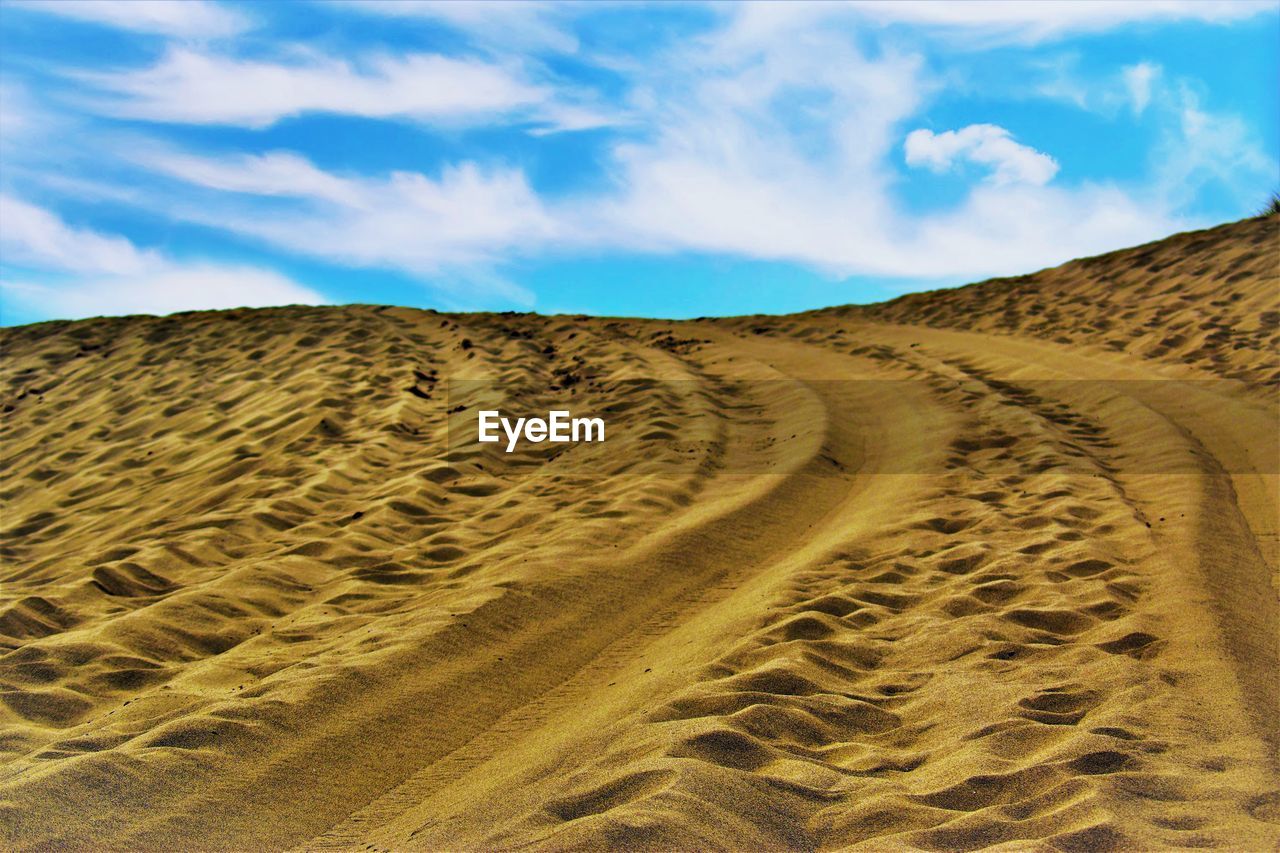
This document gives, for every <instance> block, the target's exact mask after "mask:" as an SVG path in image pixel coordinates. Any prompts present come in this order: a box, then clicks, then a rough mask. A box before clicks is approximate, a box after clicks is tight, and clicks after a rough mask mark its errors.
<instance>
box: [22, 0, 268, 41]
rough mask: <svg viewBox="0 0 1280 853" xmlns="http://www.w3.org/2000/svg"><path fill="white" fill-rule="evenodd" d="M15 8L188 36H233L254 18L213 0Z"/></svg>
mask: <svg viewBox="0 0 1280 853" xmlns="http://www.w3.org/2000/svg"><path fill="white" fill-rule="evenodd" d="M5 5H6V6H11V7H13V8H18V9H24V10H29V11H34V12H42V13H45V14H50V15H59V16H61V17H64V18H71V19H74V20H79V21H86V22H90V23H95V24H102V25H104V26H109V27H115V28H118V29H124V30H131V31H133V32H137V33H150V34H154V35H161V36H171V37H175V38H186V39H211V38H222V37H226V36H233V35H236V34H237V33H240V32H242V31H244V30H246V29H248V28H249V27H250V26H251V25H252V21H251V19H250V18H249V16H248V15H246V14H244V13H243V12H242V11H240V10H239V9H233V8H230V7H228V6H225V5H220V4H217V3H212V2H209V0H9V2H7V3H6V4H5Z"/></svg>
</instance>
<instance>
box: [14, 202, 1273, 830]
mask: <svg viewBox="0 0 1280 853" xmlns="http://www.w3.org/2000/svg"><path fill="white" fill-rule="evenodd" d="M1278 221H1280V220H1277V218H1276V217H1271V218H1269V219H1259V220H1247V221H1244V222H1240V223H1233V224H1231V225H1226V226H1222V227H1219V228H1216V229H1211V230H1209V231H1204V232H1196V233H1194V234H1187V235H1177V236H1175V237H1172V238H1169V239H1168V240H1166V241H1162V242H1160V243H1157V244H1152V245H1150V246H1144V247H1138V248H1136V249H1131V250H1125V251H1123V252H1118V253H1112V254H1110V255H1106V256H1102V257H1099V258H1094V259H1086V260H1082V261H1075V262H1072V263H1070V264H1066V265H1064V266H1062V267H1059V268H1056V269H1054V270H1047V271H1043V272H1040V273H1036V274H1034V275H1032V276H1026V277H1022V278H1019V279H1013V280H997V281H992V282H987V283H982V284H978V285H971V286H969V287H966V288H960V289H956V290H952V291H940V292H936V293H931V294H919V295H912V296H908V297H903V298H901V299H899V300H895V301H894V302H890V303H886V304H884V305H879V306H866V307H854V306H851V307H844V308H837V309H828V310H824V311H817V312H807V313H804V314H798V315H791V316H786V317H744V318H732V319H722V320H698V321H682V322H672V321H656V320H632V319H608V318H587V317H540V316H536V315H494V314H473V315H446V314H438V313H435V312H430V311H419V310H414V309H407V308H392V307H375V306H345V307H340V308H299V307H294V308H281V309H264V310H255V311H249V310H240V311H228V312H200V313H188V314H178V315H172V316H170V317H165V318H155V317H129V318H112V319H98V320H88V321H78V322H74V323H62V322H59V323H43V324H37V325H32V326H25V327H18V328H11V329H3V330H0V347H2V348H3V353H4V358H3V360H2V361H0V389H3V395H4V400H3V405H4V411H5V416H4V419H3V423H2V425H0V442H2V443H3V463H4V464H3V475H2V477H0V500H3V507H4V512H3V515H4V518H3V525H2V527H3V531H2V532H0V548H2V549H3V550H0V554H2V555H3V564H2V568H0V840H2V841H3V843H4V846H5V847H6V848H11V849H29V848H48V847H69V848H100V847H102V846H110V847H119V848H131V849H139V848H144V849H163V848H172V847H175V846H181V847H196V848H208V849H230V848H235V849H283V848H296V849H357V848H359V849H397V850H398V849H442V848H447V849H494V848H507V847H528V846H533V847H539V848H555V849H560V848H604V847H617V846H625V847H629V848H630V847H637V848H657V849H671V848H679V849H687V848H690V847H699V848H702V847H712V848H727V849H762V848H767V849H777V848H802V849H811V848H813V849H816V848H834V847H842V848H843V847H852V848H857V847H869V848H872V849H884V848H886V847H888V848H895V849H896V848H906V849H937V850H948V849H979V848H987V847H995V848H999V847H1001V846H1006V847H1008V848H1009V849H1028V848H1031V849H1049V850H1102V849H1152V848H1185V847H1206V846H1220V847H1231V848H1245V849H1274V848H1275V847H1276V845H1277V844H1280V795H1278V794H1277V793H1276V792H1277V788H1278V787H1280V767H1278V763H1277V750H1278V749H1280V742H1278V741H1280V734H1278V733H1277V730H1276V727H1275V722H1274V714H1273V710H1274V709H1275V708H1276V707H1280V686H1278V685H1277V678H1278V677H1280V676H1278V673H1280V655H1278V654H1277V643H1278V642H1280V623H1278V622H1277V613H1278V611H1280V607H1278V605H1277V601H1278V597H1277V590H1278V589H1280V582H1278V581H1277V530H1278V528H1280V510H1278V508H1277V507H1278V501H1277V488H1278V484H1280V462H1278V461H1277V450H1278V448H1277V423H1278V421H1277V397H1276V394H1277V390H1280V276H1278V274H1277V269H1278V267H1280V265H1278V264H1277V263H1276V262H1277V261H1278V260H1280V244H1277V236H1278V235H1277V232H1276V228H1277V222H1278ZM495 400H496V401H498V402H500V403H501V405H502V406H503V407H504V408H509V409H510V410H512V411H519V412H534V413H540V412H545V411H546V410H547V409H548V408H549V407H550V406H552V405H553V404H554V405H560V404H571V405H572V406H573V407H575V408H576V409H580V410H582V411H584V412H597V411H601V412H608V415H609V418H610V433H609V436H610V437H609V440H608V441H606V442H605V443H604V444H579V445H572V446H566V447H562V448H557V449H555V450H550V449H549V448H547V447H546V446H542V447H535V446H528V445H522V446H521V447H520V448H518V449H517V451H516V452H515V453H512V454H506V453H504V452H503V450H502V449H500V448H495V447H493V446H481V445H477V444H474V443H470V442H467V441H465V440H463V439H462V438H460V436H465V435H466V434H467V430H468V429H470V428H471V425H472V424H473V422H474V418H475V412H476V410H477V409H478V408H479V407H480V406H481V405H482V404H483V405H489V404H492V403H493V402H494V401H495ZM566 401H567V403H566Z"/></svg>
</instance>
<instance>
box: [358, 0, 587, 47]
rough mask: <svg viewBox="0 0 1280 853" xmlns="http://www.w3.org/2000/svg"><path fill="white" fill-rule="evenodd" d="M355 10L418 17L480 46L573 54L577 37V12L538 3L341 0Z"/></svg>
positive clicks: (520, 0) (526, 0) (564, 6)
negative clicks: (572, 25) (573, 22)
mask: <svg viewBox="0 0 1280 853" xmlns="http://www.w3.org/2000/svg"><path fill="white" fill-rule="evenodd" d="M338 5H340V6H342V7H344V8H347V9H349V10H351V11H352V12H356V13H360V14H366V15H383V16H386V17H391V18H401V19H419V20H424V21H432V22H436V23H440V24H443V25H446V26H449V27H451V28H453V29H455V30H458V31H460V32H462V33H464V34H466V35H467V36H469V37H470V38H471V39H472V40H473V41H474V42H475V43H477V44H478V45H480V46H482V47H486V48H490V49H498V50H509V49H518V50H534V51H542V50H546V51H551V52H555V53H573V52H575V51H577V49H578V38H577V36H575V35H574V33H573V31H572V29H570V27H569V26H568V23H569V21H571V19H572V18H573V16H574V13H575V8H574V7H573V6H570V5H567V4H557V3H548V2H539V0H486V2H483V3H460V2H457V0H338Z"/></svg>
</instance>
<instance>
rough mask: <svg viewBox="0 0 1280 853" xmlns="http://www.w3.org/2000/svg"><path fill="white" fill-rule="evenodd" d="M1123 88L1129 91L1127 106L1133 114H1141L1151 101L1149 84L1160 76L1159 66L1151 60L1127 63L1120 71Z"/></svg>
mask: <svg viewBox="0 0 1280 853" xmlns="http://www.w3.org/2000/svg"><path fill="white" fill-rule="evenodd" d="M1120 76H1121V78H1122V79H1123V80H1124V86H1125V89H1126V90H1127V91H1128V93H1129V106H1130V107H1131V108H1132V109H1133V113H1134V115H1142V113H1143V112H1144V111H1146V109H1147V105H1148V104H1150V103H1151V84H1152V82H1153V81H1154V80H1155V79H1156V78H1157V77H1159V76H1160V66H1159V65H1156V64H1154V63H1151V62H1139V63H1137V64H1136V65H1127V66H1125V67H1124V68H1123V69H1121V71H1120Z"/></svg>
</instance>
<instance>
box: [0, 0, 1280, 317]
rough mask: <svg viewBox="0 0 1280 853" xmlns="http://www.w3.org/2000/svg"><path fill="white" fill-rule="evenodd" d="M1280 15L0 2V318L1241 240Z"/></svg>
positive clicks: (1042, 256) (1078, 0) (1004, 6)
mask: <svg viewBox="0 0 1280 853" xmlns="http://www.w3.org/2000/svg"><path fill="white" fill-rule="evenodd" d="M1277 80H1280V3H1277V2H1243V1H1241V2H1215V3H1203V2H1183V0H1133V2H1131V0H1108V2H1090V0H1061V2H1059V0H1037V1H1036V2H999V0H984V2H968V0H920V2H876V0H869V1H868V2H857V0H853V2H828V3H821V4H805V3H758V4H756V3H752V4H747V3H741V4H729V3H710V4H702V3H654V4H644V3H613V2H595V3H583V2H574V3H540V2H524V3H504V2H485V3H477V4H469V3H464V2H430V0H428V2H414V0H390V2H385V0H346V1H345V2H344V0H295V2H287V3H285V2H280V3H247V4H242V3H234V2H214V0H179V2H166V0H135V2H120V1H119V0H56V2H40V0H0V324H5V325H13V324H22V323H29V322H34V321H39V320H46V319H61V318H80V317H89V316H97V315H120V314H135V313H154V314H164V313H170V312H173V311H181V310H190V309H210V308H231V307H240V306H265V305H283V304H294V303H306V304H345V303H379V304H396V305H409V306H415V307H422V308H435V309H437V310H449V311H473V310H494V311H503V310H514V311H537V312H540V313H544V314H552V313H588V314H607V315H628V316H648V317H670V318H685V317H694V316H708V315H733V314H748V313H782V312H790V311H798V310H805V309H809V308H817V307H823V306H828V305H838V304H846V303H865V302H875V301H880V300H883V299H887V298H892V297H893V296H897V295H899V294H902V293H907V292H911V291H917V290H925V289H932V288H936V287H945V286H953V285H957V284H963V283H966V282H970V281H978V280H982V279H985V278H990V277H993V276H1001V275H1016V274H1021V273H1026V272H1031V271H1034V270H1037V269H1042V268H1045V267H1049V266H1053V265H1056V264H1058V263H1061V262H1063V261H1066V260H1069V259H1071V258H1075V257H1081V256H1087V255H1092V254H1098V253H1101V252H1105V251H1109V250H1112V249H1117V248H1122V247H1125V246H1131V245H1135V244H1138V243H1143V242H1146V241H1149V240H1153V239H1158V238H1161V237H1164V236H1167V235H1169V234H1172V233H1176V232H1179V231H1186V230H1191V229H1195V228H1202V227H1207V226H1210V225H1215V224H1218V223H1221V222H1226V221H1230V220H1235V219H1240V218H1242V217H1245V216H1248V215H1251V214H1253V213H1255V212H1256V211H1258V210H1259V209H1260V208H1261V207H1262V206H1263V204H1264V203H1265V201H1266V199H1267V196H1268V195H1269V193H1270V192H1271V191H1272V190H1274V189H1276V188H1278V187H1280V87H1277V85H1276V82H1277Z"/></svg>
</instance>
